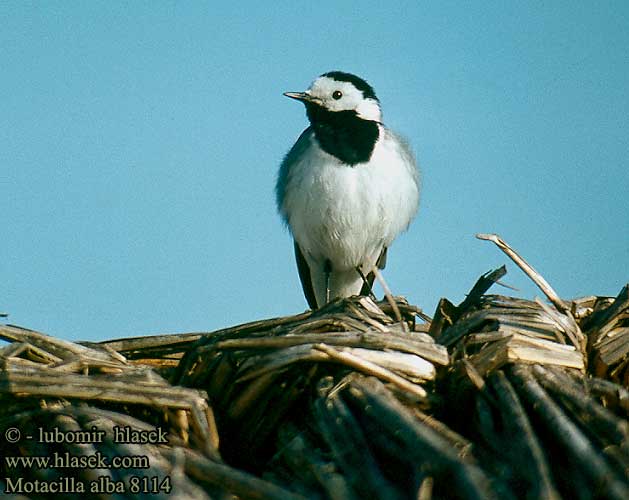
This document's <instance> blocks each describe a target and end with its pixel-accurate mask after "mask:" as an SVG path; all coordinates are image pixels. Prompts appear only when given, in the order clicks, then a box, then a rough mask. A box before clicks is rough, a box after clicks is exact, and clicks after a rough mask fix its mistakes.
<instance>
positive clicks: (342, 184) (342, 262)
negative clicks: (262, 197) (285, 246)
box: [275, 71, 419, 309]
mask: <svg viewBox="0 0 629 500" xmlns="http://www.w3.org/2000/svg"><path fill="white" fill-rule="evenodd" d="M284 95H285V96H287V97H291V98H293V99H297V100H298V101H301V102H303V103H304V104H305V106H306V114H307V115H308V119H309V120H310V127H308V128H307V129H306V130H304V132H303V133H302V134H301V136H300V137H299V139H297V142H296V143H295V145H294V146H293V147H292V149H291V150H290V151H289V152H288V154H287V155H286V157H285V158H284V161H283V162H282V165H281V167H280V171H279V176H278V179H277V185H276V188H275V189H276V194H277V205H278V209H279V212H280V214H281V215H282V217H283V218H284V221H285V222H286V224H287V225H288V227H289V229H290V231H291V233H292V235H293V238H294V240H295V257H296V258H297V268H298V270H299V277H300V279H301V284H302V287H303V289H304V294H305V296H306V299H307V301H308V304H309V305H310V307H311V308H312V309H316V308H318V307H321V306H323V305H324V304H326V303H327V302H329V301H330V300H332V299H335V298H337V297H349V296H351V295H356V294H361V295H366V294H368V293H370V292H371V286H372V285H373V280H374V274H373V272H372V269H373V267H374V266H375V265H377V266H378V268H380V269H383V268H384V266H385V263H386V255H387V248H388V247H389V245H391V243H392V242H393V240H394V239H395V238H396V237H397V236H398V235H399V234H400V233H401V232H402V231H404V230H405V229H406V228H407V227H408V226H409V224H410V222H411V220H412V219H413V217H414V216H415V214H416V212H417V207H418V204H419V173H418V170H417V166H416V164H415V158H414V156H413V153H412V152H411V150H410V148H409V146H408V145H407V144H406V142H404V141H403V140H402V139H400V138H399V137H397V136H396V135H394V134H393V133H392V132H391V131H390V130H388V129H387V128H385V127H384V125H383V124H382V122H381V121H380V120H381V111H380V102H379V101H378V98H377V97H376V94H375V93H374V90H373V88H372V87H371V86H370V85H369V84H368V83H367V82H366V81H364V80H363V79H361V78H359V77H357V76H355V75H352V74H350V73H343V72H340V71H332V72H329V73H325V74H323V75H321V76H320V77H319V78H317V79H316V80H315V81H314V83H313V84H312V85H311V86H310V88H309V89H308V90H306V91H305V92H286V93H285V94H284Z"/></svg>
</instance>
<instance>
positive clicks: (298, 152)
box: [275, 127, 314, 224]
mask: <svg viewBox="0 0 629 500" xmlns="http://www.w3.org/2000/svg"><path fill="white" fill-rule="evenodd" d="M313 133H314V132H313V130H312V127H308V128H307V129H306V130H304V131H303V132H302V133H301V135H300V136H299V139H297V142H295V144H294V145H293V147H292V148H291V149H290V151H289V152H288V153H286V156H285V157H284V160H282V164H281V165H280V171H279V173H278V176H277V183H276V184H275V197H276V198H275V200H276V202H277V210H278V211H279V213H280V215H281V216H282V218H283V219H284V222H285V223H286V224H288V218H287V214H286V212H285V211H284V198H285V197H286V186H288V183H289V181H290V175H291V167H292V166H293V165H295V164H296V163H298V162H299V161H300V160H301V158H302V156H303V155H304V154H305V153H306V151H307V149H308V146H310V144H311V143H310V138H311V136H312V134H313Z"/></svg>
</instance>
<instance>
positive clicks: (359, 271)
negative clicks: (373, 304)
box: [356, 266, 378, 301]
mask: <svg viewBox="0 0 629 500" xmlns="http://www.w3.org/2000/svg"><path fill="white" fill-rule="evenodd" d="M356 271H358V274H359V275H360V277H361V279H362V280H363V283H364V284H365V285H367V288H368V289H369V297H370V298H371V299H372V300H373V301H376V300H378V299H377V298H376V295H375V294H374V293H373V288H371V283H369V280H368V279H367V276H365V273H363V270H362V269H361V268H360V266H356Z"/></svg>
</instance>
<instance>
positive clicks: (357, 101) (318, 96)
mask: <svg viewBox="0 0 629 500" xmlns="http://www.w3.org/2000/svg"><path fill="white" fill-rule="evenodd" d="M284 95H285V96H286V97H290V98H292V99H297V100H298V101H302V102H303V103H304V104H305V105H306V109H307V111H308V115H309V116H311V114H312V113H311V112H312V111H315V110H316V108H323V109H324V110H325V111H330V112H333V113H334V112H348V111H349V112H353V113H354V114H355V115H356V116H357V117H358V118H361V119H363V120H369V121H375V122H379V121H380V120H381V118H382V113H381V111H380V102H379V101H378V98H377V97H376V94H375V92H374V90H373V88H372V87H371V85H369V84H368V83H367V82H366V81H365V80H363V79H362V78H359V77H357V76H355V75H352V74H351V73H343V72H342V71H331V72H329V73H324V74H323V75H321V76H320V77H319V78H317V79H316V80H315V81H314V82H313V83H312V85H311V86H310V88H309V89H308V90H306V91H305V92H285V93H284Z"/></svg>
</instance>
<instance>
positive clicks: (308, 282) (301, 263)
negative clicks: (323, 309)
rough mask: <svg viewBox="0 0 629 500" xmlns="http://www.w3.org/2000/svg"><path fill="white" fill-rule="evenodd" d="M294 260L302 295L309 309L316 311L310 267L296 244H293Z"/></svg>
mask: <svg viewBox="0 0 629 500" xmlns="http://www.w3.org/2000/svg"><path fill="white" fill-rule="evenodd" d="M295 259H296V260H297V270H298V271H299V279H300V280H301V287H302V288H303V289H304V295H305V296H306V300H307V301H308V305H309V306H310V309H313V310H314V309H317V298H316V296H315V293H314V288H313V287H312V279H311V277H310V267H308V263H307V262H306V259H305V258H304V254H303V253H301V248H299V245H298V244H297V242H295Z"/></svg>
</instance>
